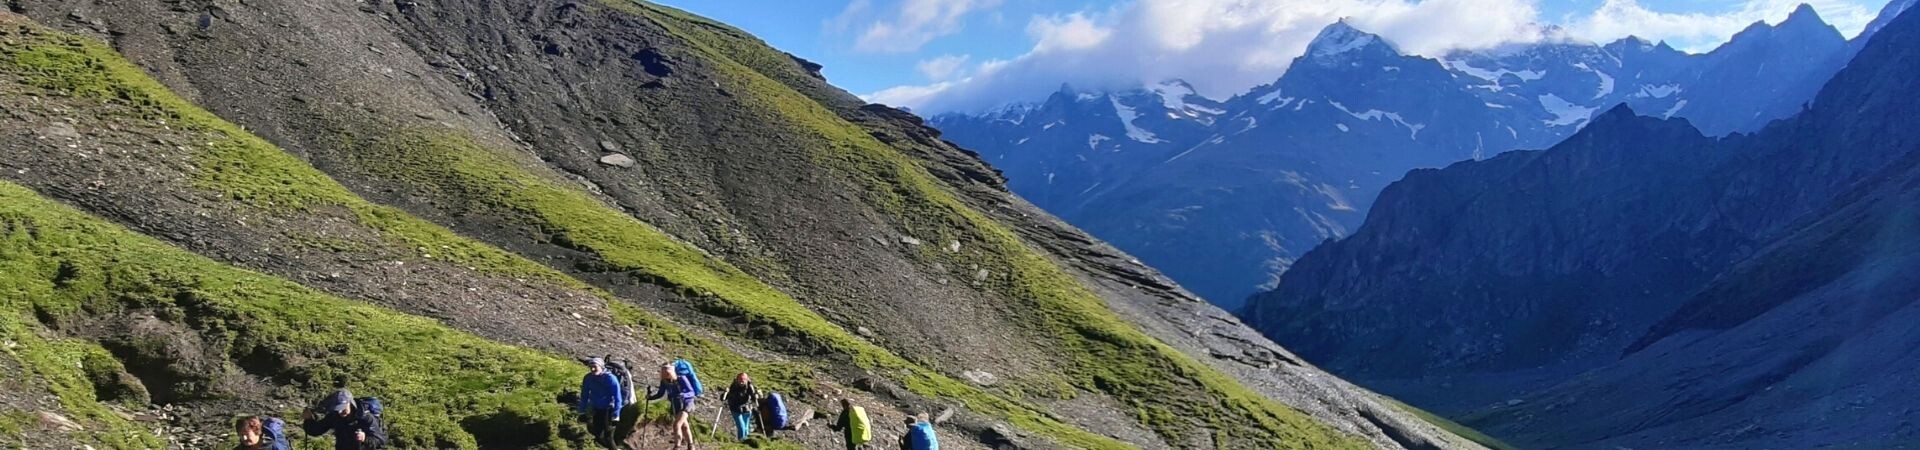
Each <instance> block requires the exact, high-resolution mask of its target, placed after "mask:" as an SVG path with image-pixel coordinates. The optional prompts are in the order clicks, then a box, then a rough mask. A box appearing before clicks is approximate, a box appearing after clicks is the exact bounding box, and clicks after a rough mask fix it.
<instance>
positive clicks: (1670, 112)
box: [1660, 99, 1687, 119]
mask: <svg viewBox="0 0 1920 450" xmlns="http://www.w3.org/2000/svg"><path fill="white" fill-rule="evenodd" d="M1685 107H1687V100H1686V99H1680V101H1679V102H1675V103H1674V104H1673V107H1672V108H1667V112H1664V113H1661V114H1660V118H1662V119H1671V118H1673V115H1674V114H1678V113H1680V108H1685Z"/></svg>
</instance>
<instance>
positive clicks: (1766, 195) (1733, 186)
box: [1250, 15, 1920, 448]
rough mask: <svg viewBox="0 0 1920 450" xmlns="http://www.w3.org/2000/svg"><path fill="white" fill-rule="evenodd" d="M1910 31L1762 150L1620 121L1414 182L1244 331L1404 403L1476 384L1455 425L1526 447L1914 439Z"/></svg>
mask: <svg viewBox="0 0 1920 450" xmlns="http://www.w3.org/2000/svg"><path fill="white" fill-rule="evenodd" d="M1917 41H1920V18H1917V17H1910V16H1906V15H1903V16H1899V17H1898V18H1896V19H1893V20H1891V21H1890V22H1889V23H1888V25H1887V26H1886V27H1885V28H1883V29H1882V30H1880V32H1879V33H1877V34H1875V35H1874V36H1873V37H1872V39H1871V40H1870V41H1869V42H1868V43H1867V44H1866V45H1864V46H1863V47H1862V49H1861V51H1860V52H1859V54H1858V56H1856V57H1855V59H1854V60H1853V61H1852V62H1851V63H1850V64H1849V65H1848V67H1847V68H1846V69H1844V70H1842V71H1841V72H1839V74H1837V75H1836V76H1835V77H1833V79H1832V81H1830V82H1829V83H1828V84H1827V85H1826V86H1825V87H1824V88H1823V89H1822V90H1821V91H1820V92H1819V94H1818V96H1817V97H1816V99H1815V101H1814V102H1813V103H1812V106H1811V107H1810V109H1808V110H1807V111H1806V112H1805V113H1802V114H1801V115H1799V116H1797V117H1795V118H1794V119H1791V120H1788V121H1783V122H1778V123H1776V124H1774V125H1773V126H1771V127H1769V128H1767V129H1766V130H1764V131H1761V132H1759V133H1756V134H1753V135H1736V136H1733V137H1728V138H1723V139H1711V138H1707V137H1704V136H1701V135H1700V134H1698V133H1697V132H1695V131H1694V130H1693V128H1692V127H1690V126H1688V124H1686V123H1683V122H1679V121H1676V120H1661V119H1654V118H1645V117H1636V116H1634V115H1633V114H1631V112H1629V111H1626V110H1616V111H1614V112H1611V113H1609V114H1607V115H1605V116H1603V117H1602V118H1601V119H1598V120H1596V123H1595V124H1594V125H1593V126H1590V127H1588V129H1587V130H1585V131H1583V132H1582V133H1581V134H1579V135H1576V136H1575V137H1573V138H1571V139H1569V140H1568V141H1567V142H1566V143H1563V144H1561V145H1559V146H1556V147H1554V148H1553V149H1550V150H1547V151H1544V152H1517V153H1512V154H1508V155H1503V156H1501V157H1498V158H1494V159H1491V160H1487V161H1479V162H1467V163H1460V164H1456V165H1454V166H1451V167H1449V168H1447V169H1445V170H1438V171H1420V172H1416V173H1414V174H1411V175H1409V177H1408V179H1407V180H1405V181H1403V182H1402V183H1398V184H1396V185H1395V186H1394V187H1392V188H1389V189H1388V193H1387V194H1383V195H1382V202H1381V205H1380V208H1378V209H1376V210H1375V211H1374V214H1373V215H1372V216H1371V217H1369V220H1368V224H1367V226H1365V227H1363V228H1362V230H1361V231H1360V232H1358V233H1356V234H1355V235H1354V236H1353V237H1351V238H1348V239H1345V240H1342V241H1340V242H1337V243H1334V244H1330V245H1327V246H1323V247H1322V248H1321V249H1319V250H1316V251H1314V252H1313V253H1311V254H1310V255H1309V257H1308V258H1306V259H1303V260H1302V263H1301V264H1300V265H1299V266H1297V267H1296V268H1295V270H1294V271H1292V272H1289V273H1288V275H1287V276H1286V278H1285V280H1283V282H1282V284H1281V286H1280V289H1278V290H1276V291H1274V292H1273V293H1270V294H1268V295H1266V296H1263V297H1262V298H1259V299H1258V300H1257V301H1256V303H1255V304H1254V305H1253V307H1252V308H1251V309H1250V311H1251V312H1252V315H1251V317H1253V318H1252V319H1251V320H1252V321H1254V322H1255V323H1259V324H1262V325H1266V324H1272V327H1271V328H1264V329H1265V330H1267V331H1269V332H1270V333H1271V334H1272V335H1274V336H1278V337H1279V338H1281V339H1282V340H1286V341H1288V342H1291V343H1293V344H1294V345H1295V348H1297V349H1299V350H1300V351H1301V352H1302V354H1303V355H1306V356H1307V357H1308V358H1309V359H1310V360H1314V361H1316V362H1322V363H1325V364H1327V365H1328V366H1329V367H1330V369H1331V370H1333V371H1334V372H1335V373H1341V374H1345V375H1349V376H1353V377H1355V378H1359V379H1362V380H1368V382H1369V383H1377V384H1370V385H1373V386H1377V387H1379V388H1381V389H1383V390H1386V391H1388V392H1394V393H1399V394H1403V395H1405V396H1407V397H1408V398H1410V399H1413V400H1416V401H1419V400H1423V399H1440V398H1459V397H1475V396H1476V395H1477V398H1478V399H1479V400H1480V401H1482V402H1483V403H1481V404H1479V405H1473V404H1467V405H1459V406H1457V407H1456V408H1457V409H1455V410H1454V412H1456V413H1457V414H1456V417H1461V418H1463V419H1464V420H1465V421H1466V422H1468V423H1470V424H1479V425H1482V426H1484V427H1486V428H1487V429H1489V430H1490V431H1492V432H1493V433H1494V434H1495V435H1497V436H1501V437H1503V438H1507V439H1508V440H1510V441H1511V442H1513V443H1515V444H1519V445H1523V446H1530V447H1543V448H1616V447H1631V448H1812V447H1828V446H1857V447H1868V448H1881V447H1893V446H1897V445H1900V444H1903V443H1908V442H1912V440H1913V439H1914V436H1913V430H1912V427H1911V424H1910V423H1908V422H1909V420H1908V417H1909V416H1910V414H1908V413H1909V412H1910V408H1908V407H1907V406H1905V405H1907V404H1910V403H1911V401H1912V399H1913V398H1914V391H1913V390H1912V389H1911V388H1910V387H1909V385H1910V384H1911V376H1910V375H1908V374H1907V372H1904V371H1902V370H1901V369H1900V368H1903V367H1907V366H1910V365H1911V362H1910V361H1908V360H1909V359H1911V355H1910V352H1909V350H1908V349H1911V348H1912V347H1913V335H1912V332H1911V331H1912V330H1911V329H1910V328H1911V327H1908V326H1905V325H1903V324H1902V323H1901V322H1899V318H1901V317H1906V316H1907V315H1909V314H1911V312H1910V311H1909V310H1911V309H1912V306H1913V305H1912V304H1913V301H1914V299H1916V298H1920V297H1916V292H1917V291H1916V286H1915V283H1914V281H1913V279H1912V277H1910V276H1903V275H1900V274H1906V273H1910V272H1911V270H1912V266H1913V264H1914V262H1913V261H1914V254H1915V253H1914V249H1915V246H1914V243H1913V242H1914V237H1915V236H1916V235H1915V234H1914V230H1915V222H1914V217H1915V216H1914V215H1913V211H1912V209H1913V208H1912V206H1911V200H1912V197H1913V196H1914V193H1915V192H1916V184H1914V182H1913V180H1914V173H1915V172H1914V164H1915V162H1916V161H1917V160H1916V149H1920V143H1917V142H1920V141H1916V139H1917V138H1916V136H1915V135H1914V133H1913V132H1912V131H1911V129H1912V124H1911V122H1912V118H1913V117H1914V115H1913V112H1914V111H1913V106H1912V105H1911V102H1908V101H1906V100H1905V99H1908V98H1911V97H1912V96H1913V95H1916V94H1920V92H1916V91H1915V88H1914V85H1913V84H1912V83H1911V82H1910V77H1911V74H1912V73H1913V72H1914V71H1915V70H1916V69H1920V66H1916V64H1920V52H1916V50H1915V49H1916V48H1920V47H1916V46H1915V43H1916V42H1917ZM1361 318H1364V320H1362V319H1361ZM1383 319H1384V320H1383ZM1368 361H1405V362H1404V363H1403V364H1389V365H1384V366H1380V365H1374V364H1369V363H1368ZM1455 375H1458V377H1453V376H1455ZM1474 380H1478V381H1479V382H1476V381H1474ZM1396 381H1398V382H1396ZM1448 383H1458V384H1457V385H1453V386H1451V387H1449V385H1448ZM1494 383H1500V384H1503V385H1504V389H1501V390H1494V391H1489V392H1479V393H1478V394H1475V392H1474V391H1473V390H1472V389H1470V388H1468V387H1470V386H1476V385H1482V384H1494ZM1422 386H1426V387H1424V388H1423V387H1422ZM1434 386H1442V387H1441V388H1434ZM1442 390H1444V391H1445V392H1441V391H1442ZM1509 399H1511V400H1509ZM1436 402H1439V401H1438V400H1436ZM1489 403H1491V404H1492V405H1490V406H1489V405H1488V404H1489Z"/></svg>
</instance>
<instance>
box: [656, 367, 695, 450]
mask: <svg viewBox="0 0 1920 450" xmlns="http://www.w3.org/2000/svg"><path fill="white" fill-rule="evenodd" d="M703 390H704V389H702V387H701V386H700V377H699V374H696V373H694V371H693V364H690V363H687V362H686V361H685V360H679V361H674V362H673V364H667V365H664V366H660V386H659V388H658V389H655V390H652V391H651V392H648V393H647V400H649V401H651V400H654V399H666V400H667V417H669V418H671V419H670V420H672V421H673V447H672V448H673V449H675V450H678V449H679V448H680V443H681V442H685V443H686V444H687V445H686V448H687V449H688V450H693V424H692V423H691V422H692V419H690V418H689V416H690V415H691V411H692V409H693V400H694V399H696V398H699V397H700V393H701V392H702V391H703Z"/></svg>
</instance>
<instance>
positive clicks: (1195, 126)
mask: <svg viewBox="0 0 1920 450" xmlns="http://www.w3.org/2000/svg"><path fill="white" fill-rule="evenodd" d="M1849 54H1850V51H1849V50H1848V43H1847V41H1846V39H1845V38H1843V37H1841V35H1840V34H1839V32H1838V31H1835V30H1834V29H1833V28H1832V27H1831V26H1828V25H1826V24H1825V23H1824V22H1823V21H1821V19H1820V18H1819V16H1818V15H1817V14H1815V13H1814V12H1813V10H1812V9H1811V8H1802V9H1800V10H1798V11H1796V12H1795V14H1793V16H1792V17H1790V18H1789V19H1788V20H1786V21H1783V22H1782V23H1780V24H1778V25H1766V24H1755V25H1754V27H1752V28H1750V29H1748V30H1747V31H1746V32H1744V33H1742V34H1741V35H1740V36H1737V37H1735V38H1734V39H1733V40H1732V41H1730V42H1729V43H1728V44H1726V45H1725V46H1723V47H1722V48H1720V49H1717V50H1715V51H1714V52H1711V53H1708V54H1704V55H1689V54H1686V53H1683V52H1680V51H1678V50H1675V49H1673V48H1671V47H1668V46H1666V45H1665V44H1654V43H1649V42H1646V41H1643V40H1640V39H1637V38H1629V39H1623V40H1620V41H1616V42H1613V43H1609V44H1606V45H1593V44H1585V43H1573V42H1559V41H1549V42H1543V43H1538V44H1525V45H1510V46H1505V47H1501V48H1495V49H1490V50H1480V51H1461V52H1455V53H1452V54H1449V55H1446V56H1444V57H1441V58H1438V59H1427V58H1421V57H1415V56H1408V55H1404V54H1402V53H1401V52H1400V51H1398V50H1397V49H1395V48H1394V46H1393V45H1392V43H1391V42H1388V41H1386V40H1384V39H1381V38H1380V37H1378V36H1375V35H1372V34H1368V33H1366V32H1364V31H1361V30H1358V29H1355V28H1353V27H1352V26H1350V25H1348V24H1346V23H1345V22H1340V23H1336V24H1334V25H1331V26H1329V27H1328V28H1327V29H1325V30H1323V31H1322V32H1321V33H1320V35H1319V36H1318V37H1317V38H1316V39H1315V40H1314V42H1313V43H1312V44H1311V45H1310V48H1309V49H1308V50H1307V52H1306V53H1305V54H1304V55H1303V56H1301V58H1300V59H1299V60H1297V61H1296V62H1295V63H1294V64H1293V65H1292V66H1291V68H1290V69H1289V70H1288V72H1287V73H1286V74H1284V75H1282V76H1281V77H1280V78H1279V79H1278V80H1277V81H1275V82H1274V83H1272V84H1268V85H1263V86H1259V87H1256V88H1254V89H1252V90H1251V91H1249V92H1246V93H1243V94H1241V95H1237V96H1234V97H1233V98H1231V99H1229V100H1227V101H1225V102H1221V103H1218V104H1215V103H1211V102H1208V101H1205V100H1204V99H1201V98H1198V97H1197V96H1191V95H1184V94H1180V93H1183V92H1185V91H1183V90H1180V89H1169V88H1168V87H1169V86H1179V85H1180V84H1182V83H1179V82H1178V81H1170V82H1168V83H1163V84H1161V85H1159V86H1156V87H1149V88H1141V89H1135V90H1130V91H1122V92H1113V93H1104V92H1087V91H1074V90H1071V89H1063V90H1062V91H1061V92H1059V93H1056V94H1054V95H1053V96H1052V97H1050V98H1048V99H1047V100H1046V101H1045V102H1042V103H1038V104H1022V105H1015V106H1009V107H1005V108H1002V109H1000V110H996V111H992V112H988V113H982V114H963V113H950V114H942V115H938V116H935V117H933V118H932V119H931V122H930V123H931V124H932V125H933V126H935V127H937V128H939V129H941V130H942V131H943V132H944V137H946V138H947V139H950V140H953V141H954V142H956V143H959V144H961V145H963V146H966V147H968V148H971V149H975V150H977V151H979V152H981V154H982V156H983V158H984V159H986V160H987V161H988V162H989V163H991V164H993V165H994V167H996V168H998V169H1000V170H1001V171H1003V172H1004V173H1005V174H1006V176H1007V178H1008V179H1009V185H1010V186H1011V187H1012V188H1013V190H1014V191H1015V192H1017V193H1019V194H1021V195H1023V196H1025V197H1027V198H1029V199H1033V201H1034V203H1035V204H1037V205H1039V206H1041V207H1042V208H1045V209H1047V210H1048V211H1050V212H1053V213H1054V214H1057V215H1059V216H1060V217H1062V218H1064V219H1066V220H1068V221H1069V222H1072V223H1074V224H1076V225H1079V226H1080V227H1082V228H1084V229H1086V230H1088V231H1089V232H1092V233H1093V234H1094V235H1096V236H1100V237H1102V238H1103V239H1105V240H1107V241H1110V242H1113V243H1115V245H1117V246H1119V247H1120V248H1121V249H1123V250H1126V251H1127V252H1129V253H1131V254H1134V255H1137V256H1139V257H1140V258H1141V260H1142V261H1144V262H1146V263H1147V264H1149V265H1152V266H1154V267H1156V268H1159V269H1160V270H1162V271H1164V272H1166V273H1167V274H1168V275H1169V276H1171V277H1172V278H1174V279H1175V280H1178V281H1179V282H1180V283H1181V284H1182V285H1184V286H1187V287H1188V288H1190V289H1193V290H1194V291H1195V292H1196V293H1198V294H1200V295H1201V296H1202V297H1205V298H1207V299H1208V300H1211V301H1213V302H1215V303H1216V304H1219V305H1221V306H1222V307H1225V308H1228V309H1235V308H1238V307H1240V306H1241V305H1242V302H1243V299H1245V298H1246V297H1247V296H1248V295H1250V294H1253V293H1255V292H1258V291H1259V290H1263V289H1270V288H1272V287H1273V285H1274V282H1275V281H1277V279H1278V276H1279V274H1280V273H1282V272H1284V271H1286V270H1287V269H1288V268H1289V267H1291V265H1292V264H1293V263H1294V261H1295V260H1297V259H1298V258H1299V257H1300V255H1301V254H1303V253H1304V252H1306V251H1307V250H1309V249H1312V248H1313V247H1314V246H1316V245H1319V244H1320V243H1321V242H1323V241H1326V240H1330V239H1337V238H1341V237H1344V236H1347V235H1348V234H1349V233H1350V232H1351V231H1352V230H1353V229H1355V228H1357V227H1358V226H1359V225H1360V223H1361V221H1362V219H1363V218H1364V217H1365V216H1366V214H1367V209H1368V207H1369V206H1370V205H1372V204H1373V203H1374V199H1375V198H1376V196H1378V195H1379V193H1380V191H1381V189H1383V188H1384V187H1385V186H1386V185H1387V184H1388V183H1391V182H1393V181H1395V180H1398V179H1400V177H1401V176H1402V175H1403V174H1405V173H1406V171H1407V170H1410V169H1414V168H1423V167H1440V166H1443V165H1446V164H1448V163H1451V162H1454V161H1460V160H1466V159H1483V158H1488V157H1491V156H1493V155H1496V154H1499V153H1501V152H1504V151H1508V150H1514V149H1536V148H1545V147H1547V146H1550V145H1553V144H1554V143H1557V142H1559V141H1560V140H1562V139H1565V138H1566V137H1567V136H1569V135H1571V134H1572V133H1574V132H1575V131H1577V130H1579V129H1580V128H1581V127H1584V126H1586V124H1587V122H1588V121H1589V120H1591V117H1592V116H1593V115H1594V114H1595V113H1596V112H1598V111H1603V110H1605V109H1607V108H1609V107H1612V106H1614V105H1619V104H1626V105H1630V106H1632V107H1634V108H1635V110H1638V111H1645V112H1647V113H1648V114H1652V115H1657V116H1661V117H1677V118H1686V119H1688V120H1689V121H1692V122H1693V123H1695V124H1696V125H1697V126H1699V127H1701V128H1703V129H1706V130H1708V131H1709V132H1710V134H1713V135H1723V134H1728V133H1732V132H1736V131H1752V130H1756V129H1758V128H1759V127H1761V126H1762V125H1765V124H1766V123H1767V122H1769V121H1771V120H1775V119H1779V118H1784V117H1787V116H1790V115H1792V114H1793V113H1795V112H1798V111H1799V110H1800V109H1801V108H1802V106H1803V105H1804V104H1805V102H1806V101H1807V100H1809V99H1810V98H1811V97H1812V95H1813V90H1814V89H1817V88H1818V86H1819V85H1820V83H1821V82H1824V81H1825V80H1826V78H1827V77H1829V76H1831V75H1832V73H1833V71H1834V70H1837V69H1838V68H1839V67H1840V66H1841V65H1842V64H1843V63H1844V61H1845V58H1846V56H1847V55H1849ZM1755 92H1764V93H1766V94H1765V95H1752V93H1755ZM1169 93H1174V94H1169Z"/></svg>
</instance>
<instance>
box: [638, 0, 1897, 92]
mask: <svg viewBox="0 0 1920 450" xmlns="http://www.w3.org/2000/svg"><path fill="white" fill-rule="evenodd" d="M1802 2H1805V3H1811V4H1813V5H1814V7H1815V9H1816V10H1818V11H1819V12H1820V13H1821V15H1822V16H1823V18H1825V19H1826V20H1827V21H1828V22H1829V23H1832V24H1834V25H1835V26H1836V27H1837V28H1839V29H1840V30H1841V32H1842V33H1845V34H1846V35H1847V36H1849V37H1851V36H1853V35H1854V34H1856V33H1858V32H1859V30H1860V28H1861V27H1863V26H1864V25H1865V24H1866V23H1867V22H1868V21H1870V20H1871V19H1872V18H1873V16H1874V15H1875V14H1876V13H1878V12H1879V9H1880V8H1881V7H1882V6H1884V5H1885V4H1886V2H1887V0H1024V1H1023V0H838V1H827V0H800V1H771V0H664V1H662V3H664V4H667V5H670V6H674V7H677V8H681V9H685V10H688V11H691V12H694V13H696V14H700V15H704V16H707V17H711V18H714V19H718V20H720V21H723V22H726V23H729V24H732V25H734V26H737V27H740V28H742V29H745V30H747V31H749V32H752V33H754V34H755V35H758V36H760V37H761V38H762V39H765V40H766V41H767V42H769V43H771V44H773V45H774V46H775V47H778V48H780V49H782V50H786V51H788V52H792V53H794V54H797V55H800V56H801V57H804V58H807V59H809V60H813V61H814V62H818V63H820V64H822V65H824V66H825V69H824V72H825V75H826V76H827V79H828V80H829V81H831V82H832V83H834V84H835V85H838V86H840V87H842V88H844V89H846V90H848V91H851V92H853V93H855V94H860V95H862V96H866V97H867V98H868V99H869V100H872V101H878V102H882V103H888V104H894V105H897V106H909V107H913V108H915V109H917V110H922V111H928V112H939V111H943V110H968V109H979V108H985V107H991V106H994V105H997V104H1001V103H1005V102H1009V101H1020V100H1028V99H1031V98H1036V97H1038V96H1041V95H1044V94H1045V93H1046V92H1048V91H1050V90H1052V89H1054V88H1055V87H1057V86H1059V85H1060V84H1061V83H1063V82H1065V83H1071V84H1073V85H1074V86H1076V87H1087V88H1103V87H1125V86H1129V85H1133V84H1139V83H1146V82H1152V81H1158V80H1162V79H1167V78H1182V79H1186V80H1188V81H1191V82H1193V84H1194V85H1195V86H1196V87H1197V88H1199V89H1200V91H1201V93H1202V94H1206V95H1210V96H1215V97H1224V96H1228V95H1232V94H1234V93H1237V92H1240V91H1244V90H1245V89H1247V88H1250V87H1252V86H1254V85H1257V84H1260V83H1264V82H1267V81H1271V80H1272V79H1274V78H1277V77H1278V76H1279V74H1280V73H1282V72H1284V71H1285V68H1286V66H1287V64H1289V63H1290V62H1291V60H1292V58H1293V57H1294V56H1298V54H1299V53H1300V52H1301V51H1303V50H1304V49H1305V46H1306V43H1307V41H1309V40H1311V38H1312V36H1313V34H1315V33H1317V31H1318V30H1319V29H1320V28H1321V27H1324V26H1325V25H1326V24H1328V23H1331V22H1333V21H1334V20H1337V19H1338V18H1341V17H1347V18H1349V19H1350V20H1351V21H1352V22H1353V23H1354V24H1355V25H1356V26H1357V27H1359V28H1361V29H1363V30H1366V31H1370V32H1374V33H1378V34H1381V35H1383V36H1385V37H1386V38H1388V39H1389V40H1392V41H1394V42H1395V43H1397V44H1399V45H1400V47H1401V48H1402V49H1404V50H1406V51H1408V52H1411V53H1418V54H1426V55H1429V56H1431V55H1435V54H1438V53H1440V52H1444V51H1447V50H1451V49H1456V48H1479V47H1488V46H1493V45H1498V44H1501V43H1506V42H1525V41H1535V40H1540V39H1552V38H1574V39H1583V40H1590V41H1608V40H1612V39H1617V38H1620V37H1624V36H1626V35H1629V34H1631V35H1637V36H1642V37H1647V38H1649V39H1653V40H1665V41H1668V42H1670V43H1672V44H1673V45H1674V46H1675V47H1678V48H1682V49H1686V50H1690V51H1705V50H1710V49H1711V48H1712V47H1713V46H1715V45H1718V44H1719V43H1721V42H1724V41H1725V40H1726V39H1727V38H1728V37H1729V36H1731V35H1732V34H1733V33H1734V32H1737V31H1739V29H1741V28H1743V27H1745V26H1746V25H1748V24H1751V23H1753V22H1754V21H1766V22H1769V23H1772V22H1778V21H1779V20H1781V19H1784V18H1785V17H1786V16H1787V14H1788V13H1789V12H1790V11H1792V9H1793V8H1794V7H1795V6H1797V5H1798V4H1799V3H1802ZM1546 25H1552V26H1556V27H1559V29H1558V30H1552V29H1548V28H1543V26H1546Z"/></svg>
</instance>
